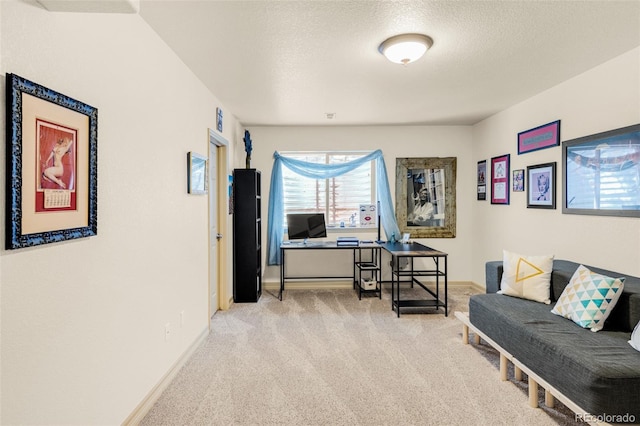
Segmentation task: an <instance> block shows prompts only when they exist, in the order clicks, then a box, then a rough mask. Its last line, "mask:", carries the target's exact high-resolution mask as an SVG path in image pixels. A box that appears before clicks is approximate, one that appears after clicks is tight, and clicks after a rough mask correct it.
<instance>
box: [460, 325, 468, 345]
mask: <svg viewBox="0 0 640 426" xmlns="http://www.w3.org/2000/svg"><path fill="white" fill-rule="evenodd" d="M462 343H464V344H465V345H468V344H469V326H468V325H467V324H462Z"/></svg>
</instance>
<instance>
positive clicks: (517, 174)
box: [513, 169, 524, 192]
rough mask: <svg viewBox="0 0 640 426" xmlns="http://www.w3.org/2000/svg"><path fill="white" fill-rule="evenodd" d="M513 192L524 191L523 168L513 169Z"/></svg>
mask: <svg viewBox="0 0 640 426" xmlns="http://www.w3.org/2000/svg"><path fill="white" fill-rule="evenodd" d="M513 192H524V169H519V170H514V171H513Z"/></svg>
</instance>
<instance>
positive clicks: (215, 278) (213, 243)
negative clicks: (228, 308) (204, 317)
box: [209, 143, 222, 317]
mask: <svg viewBox="0 0 640 426" xmlns="http://www.w3.org/2000/svg"><path fill="white" fill-rule="evenodd" d="M221 237H222V236H221V235H220V233H219V232H218V147H217V146H216V145H214V144H213V143H209V245H210V247H209V315H210V317H213V314H215V313H216V311H217V310H218V309H219V308H220V303H219V299H218V285H219V284H218V283H219V273H218V266H219V265H218V259H219V257H218V250H219V247H218V243H219V241H220V238H221Z"/></svg>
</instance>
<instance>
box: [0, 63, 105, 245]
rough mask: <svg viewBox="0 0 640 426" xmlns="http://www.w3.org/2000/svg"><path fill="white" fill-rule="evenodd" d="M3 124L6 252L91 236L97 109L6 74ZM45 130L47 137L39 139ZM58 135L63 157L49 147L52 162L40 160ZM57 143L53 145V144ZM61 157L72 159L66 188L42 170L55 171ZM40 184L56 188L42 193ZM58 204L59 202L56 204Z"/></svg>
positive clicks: (95, 213) (94, 223) (93, 229)
mask: <svg viewBox="0 0 640 426" xmlns="http://www.w3.org/2000/svg"><path fill="white" fill-rule="evenodd" d="M6 123H7V127H6V143H7V149H6V212H5V213H6V216H5V224H6V233H5V246H6V248H7V249H9V250H11V249H19V248H25V247H33V246H39V245H42V244H49V243H55V242H61V241H66V240H73V239H77V238H86V237H91V236H95V235H97V233H98V110H97V108H94V107H92V106H90V105H87V104H85V103H83V102H80V101H78V100H76V99H73V98H71V97H69V96H66V95H63V94H61V93H58V92H56V91H54V90H51V89H49V88H47V87H44V86H42V85H40V84H37V83H34V82H32V81H29V80H27V79H25V78H23V77H20V76H18V75H16V74H10V73H8V74H7V75H6ZM40 128H42V129H43V130H42V131H41V130H40ZM50 129H53V130H50ZM48 130H50V131H49V132H48V133H46V134H47V135H48V136H47V137H43V135H44V134H45V133H44V132H45V131H48ZM61 134H68V135H69V137H68V138H65V139H64V141H66V142H68V144H67V145H65V147H68V149H67V148H65V149H67V151H65V152H64V153H62V151H63V150H58V151H56V149H55V148H56V147H55V143H56V142H53V143H51V144H50V145H49V146H52V147H53V148H52V149H51V157H52V159H51V160H49V159H47V158H46V156H45V155H43V154H42V152H43V150H44V149H45V143H44V142H43V140H46V141H48V140H51V141H55V138H56V137H57V136H56V135H61ZM62 141H63V139H62V138H61V139H57V143H58V144H60V143H61V142H62ZM54 151H55V152H57V153H59V154H60V155H59V157H57V158H56V156H54ZM67 154H68V155H69V158H72V159H71V160H70V163H71V164H72V166H71V167H70V168H69V167H67V170H68V169H71V172H70V173H71V174H72V175H73V178H72V179H71V180H70V183H65V182H63V181H62V180H60V182H62V183H60V182H58V183H56V182H53V181H52V179H54V180H57V179H56V177H55V176H54V175H52V174H51V173H54V172H49V171H48V169H49V168H51V167H52V166H53V165H56V166H59V164H60V163H58V161H59V159H60V158H62V157H63V156H64V155H67ZM49 161H51V163H49ZM49 164H51V166H49ZM62 168H64V167H62ZM60 177H61V179H63V178H62V175H60ZM45 181H46V182H45ZM45 183H47V184H52V185H53V186H55V185H58V187H57V188H54V189H51V188H46V185H45ZM43 200H44V201H43ZM59 200H63V201H60V204H57V203H58V201H59Z"/></svg>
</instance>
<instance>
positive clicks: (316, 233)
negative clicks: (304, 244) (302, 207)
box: [287, 213, 327, 240]
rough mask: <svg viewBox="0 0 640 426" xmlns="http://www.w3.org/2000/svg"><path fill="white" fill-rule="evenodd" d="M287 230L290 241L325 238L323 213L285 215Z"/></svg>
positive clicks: (325, 228) (325, 229)
mask: <svg viewBox="0 0 640 426" xmlns="http://www.w3.org/2000/svg"><path fill="white" fill-rule="evenodd" d="M287 228H288V230H289V239H290V240H300V239H307V238H322V237H326V236H327V227H326V225H325V222H324V213H289V214H287Z"/></svg>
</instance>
